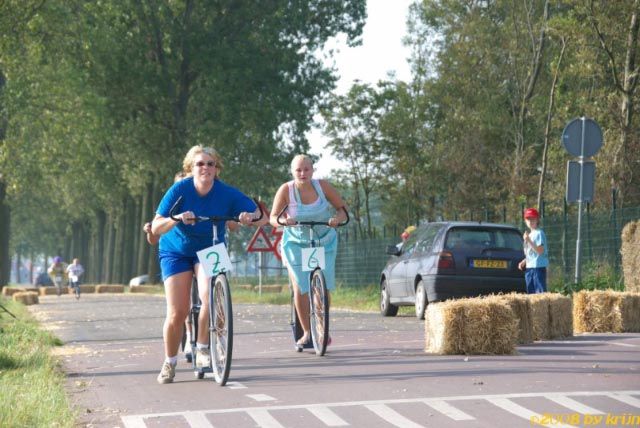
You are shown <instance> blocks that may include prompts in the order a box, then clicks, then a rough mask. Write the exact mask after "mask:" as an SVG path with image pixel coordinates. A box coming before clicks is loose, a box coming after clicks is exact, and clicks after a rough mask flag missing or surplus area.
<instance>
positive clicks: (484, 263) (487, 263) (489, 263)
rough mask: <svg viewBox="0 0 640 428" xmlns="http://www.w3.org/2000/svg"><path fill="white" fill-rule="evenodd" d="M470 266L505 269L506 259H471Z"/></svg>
mask: <svg viewBox="0 0 640 428" xmlns="http://www.w3.org/2000/svg"><path fill="white" fill-rule="evenodd" d="M471 267H474V268H481V269H506V268H507V261H506V260H485V259H473V260H471Z"/></svg>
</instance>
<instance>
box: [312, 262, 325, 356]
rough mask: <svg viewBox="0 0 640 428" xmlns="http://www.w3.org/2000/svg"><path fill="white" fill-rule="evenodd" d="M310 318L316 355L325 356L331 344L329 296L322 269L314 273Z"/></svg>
mask: <svg viewBox="0 0 640 428" xmlns="http://www.w3.org/2000/svg"><path fill="white" fill-rule="evenodd" d="M309 309H310V311H309V318H310V321H311V340H312V341H313V347H314V349H315V350H316V355H320V356H322V355H324V354H325V352H326V351H327V343H328V342H329V296H328V295H327V285H326V283H325V280H324V274H323V273H322V271H321V270H320V269H316V270H315V271H313V274H312V275H311V286H310V287H309Z"/></svg>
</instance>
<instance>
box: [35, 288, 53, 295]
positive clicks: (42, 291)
mask: <svg viewBox="0 0 640 428" xmlns="http://www.w3.org/2000/svg"><path fill="white" fill-rule="evenodd" d="M38 293H39V294H40V295H41V296H49V295H52V294H56V287H40V288H39V289H38Z"/></svg>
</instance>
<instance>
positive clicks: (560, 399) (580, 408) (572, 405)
mask: <svg viewBox="0 0 640 428" xmlns="http://www.w3.org/2000/svg"><path fill="white" fill-rule="evenodd" d="M547 398H548V399H549V400H551V401H554V402H556V403H558V404H560V405H561V406H564V407H566V408H567V409H571V410H573V411H574V412H576V413H582V414H585V415H587V414H588V415H604V414H605V412H602V411H600V410H598V409H594V408H593V407H589V406H586V405H584V404H582V403H579V402H577V401H576V400H574V399H573V398H569V397H567V396H566V395H564V394H549V395H548V396H547Z"/></svg>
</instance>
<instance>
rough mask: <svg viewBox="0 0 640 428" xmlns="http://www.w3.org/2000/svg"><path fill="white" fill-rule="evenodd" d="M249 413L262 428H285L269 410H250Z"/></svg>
mask: <svg viewBox="0 0 640 428" xmlns="http://www.w3.org/2000/svg"><path fill="white" fill-rule="evenodd" d="M247 413H248V414H249V416H251V417H252V418H253V420H254V421H256V423H257V424H258V426H259V427H261V428H284V427H283V426H282V425H280V422H278V421H277V420H276V419H275V418H274V417H273V416H271V414H270V413H269V412H268V411H267V410H262V409H256V410H249V411H248V412H247Z"/></svg>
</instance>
